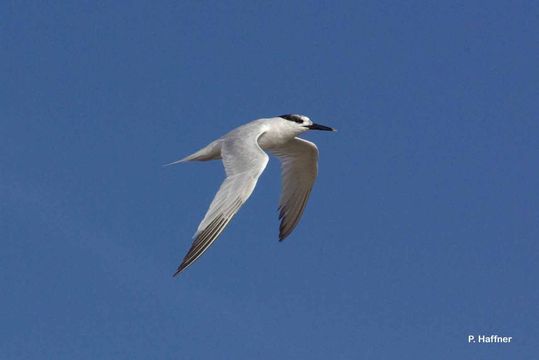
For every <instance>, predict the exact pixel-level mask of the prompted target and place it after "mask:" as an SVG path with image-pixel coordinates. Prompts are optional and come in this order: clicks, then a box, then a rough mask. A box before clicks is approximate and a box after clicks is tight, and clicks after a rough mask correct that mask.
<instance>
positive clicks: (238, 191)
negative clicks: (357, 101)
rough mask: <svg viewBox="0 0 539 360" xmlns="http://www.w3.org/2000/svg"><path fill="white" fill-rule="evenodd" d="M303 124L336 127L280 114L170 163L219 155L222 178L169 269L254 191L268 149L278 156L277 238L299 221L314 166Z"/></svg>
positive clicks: (210, 237)
mask: <svg viewBox="0 0 539 360" xmlns="http://www.w3.org/2000/svg"><path fill="white" fill-rule="evenodd" d="M307 130H328V131H335V130H334V129H332V128H329V127H327V126H323V125H318V124H314V123H313V122H312V121H311V120H310V119H309V118H308V117H306V116H303V115H293V114H289V115H281V116H278V117H274V118H268V119H259V120H255V121H252V122H250V123H247V124H245V125H242V126H240V127H238V128H236V129H234V130H232V131H230V132H229V133H228V134H226V135H225V136H223V137H221V138H219V139H217V140H215V141H213V142H212V143H210V144H209V145H208V146H206V147H204V148H203V149H201V150H199V151H197V152H195V153H193V154H191V155H189V156H187V157H185V158H183V159H181V160H178V161H175V162H173V163H171V164H177V163H180V162H185V161H207V160H218V159H222V161H223V164H224V167H225V172H226V178H225V180H224V181H223V183H222V184H221V187H220V188H219V191H218V192H217V194H216V195H215V198H214V199H213V201H212V203H211V205H210V207H209V209H208V211H207V212H206V215H205V216H204V219H202V222H201V223H200V225H199V226H198V229H197V231H196V233H195V235H194V241H193V244H192V246H191V248H190V249H189V252H188V253H187V255H186V256H185V258H184V259H183V261H182V263H181V264H180V266H179V267H178V269H177V271H176V272H175V273H174V275H177V274H179V273H180V272H181V271H182V270H184V269H185V268H186V267H188V266H189V265H191V264H192V263H193V262H194V261H195V260H196V259H198V258H199V257H200V256H201V255H202V254H203V253H204V251H206V249H207V248H208V247H209V246H210V245H211V244H212V243H213V241H214V240H215V239H216V238H217V237H218V236H219V235H220V234H221V232H222V231H223V230H224V228H225V227H226V225H227V224H228V223H229V222H230V220H231V219H232V218H233V217H234V215H235V214H236V213H237V212H238V210H239V209H240V207H241V206H242V205H243V204H244V203H245V201H247V199H248V198H249V196H250V195H251V193H252V192H253V190H254V188H255V186H256V183H257V181H258V177H259V176H260V174H262V172H263V171H264V169H265V168H266V164H267V163H268V155H267V154H266V153H265V152H264V150H268V151H269V152H271V153H272V154H274V155H276V156H277V157H278V158H279V159H280V160H281V164H282V166H281V170H282V193H281V199H280V203H279V210H280V212H279V219H281V224H280V227H279V240H283V239H284V238H286V237H287V236H288V235H290V233H291V232H292V230H294V228H295V227H296V225H297V224H298V222H299V220H300V218H301V215H302V214H303V209H304V208H305V204H306V203H307V199H308V198H309V194H310V192H311V189H312V186H313V184H314V181H315V179H316V175H317V171H318V149H317V148H316V145H315V144H313V143H312V142H310V141H307V140H304V139H300V138H298V137H297V135H299V134H301V133H302V132H304V131H307Z"/></svg>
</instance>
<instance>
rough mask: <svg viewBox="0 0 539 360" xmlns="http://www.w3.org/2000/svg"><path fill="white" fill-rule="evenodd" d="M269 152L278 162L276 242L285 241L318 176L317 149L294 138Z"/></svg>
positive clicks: (296, 222) (308, 142)
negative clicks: (277, 238)
mask: <svg viewBox="0 0 539 360" xmlns="http://www.w3.org/2000/svg"><path fill="white" fill-rule="evenodd" d="M271 151H272V153H273V154H275V155H276V156H278V157H279V159H280V160H281V177H282V191H281V200H280V202H279V210H280V212H279V219H281V225H280V226H279V240H284V239H285V238H286V237H287V236H288V235H290V233H291V232H292V230H294V228H295V227H296V225H297V224H298V222H299V220H300V218H301V215H302V214H303V210H304V209H305V205H306V204H307V199H309V194H310V193H311V189H312V187H313V184H314V181H315V180H316V175H317V174H318V149H317V147H316V145H315V144H313V143H312V142H310V141H307V140H303V139H300V138H295V139H294V140H292V141H290V142H288V143H286V144H285V145H284V146H280V147H279V148H273V149H271Z"/></svg>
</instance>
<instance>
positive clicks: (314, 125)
mask: <svg viewBox="0 0 539 360" xmlns="http://www.w3.org/2000/svg"><path fill="white" fill-rule="evenodd" d="M307 128H309V129H310V130H323V131H335V129H333V128H330V127H329V126H324V125H319V124H315V123H313V124H312V125H308V126H307Z"/></svg>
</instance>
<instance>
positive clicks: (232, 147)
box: [174, 132, 268, 276]
mask: <svg viewBox="0 0 539 360" xmlns="http://www.w3.org/2000/svg"><path fill="white" fill-rule="evenodd" d="M261 134H262V132H259V133H255V134H251V136H248V137H246V138H245V137H243V138H231V139H227V140H225V141H224V142H223V143H222V149H221V156H222V158H223V164H224V166H225V171H226V174H227V178H226V179H225V180H224V182H223V184H222V185H221V187H220V188H219V191H218V192H217V194H216V195H215V198H214V199H213V201H212V203H211V205H210V207H209V209H208V211H207V212H206V215H205V216H204V219H202V222H201V223H200V225H199V226H198V229H197V232H196V233H195V236H194V239H195V240H194V241H193V244H192V245H191V248H190V249H189V251H188V253H187V255H186V256H185V258H184V259H183V261H182V263H181V264H180V266H179V267H178V270H177V271H176V272H175V273H174V276H176V275H177V274H179V273H180V272H181V271H182V270H184V269H185V268H186V267H188V266H189V265H191V264H192V263H193V262H194V261H195V260H196V259H198V258H199V257H200V256H201V255H202V254H203V253H204V251H206V250H207V249H208V247H209V246H210V245H211V244H212V243H213V242H214V241H215V239H217V237H218V236H219V235H220V234H221V232H222V231H223V230H224V228H225V227H226V225H227V224H228V223H229V222H230V220H232V218H233V217H234V215H235V214H236V213H237V212H238V210H239V209H240V207H241V206H242V205H243V204H244V203H245V201H247V199H248V198H249V196H251V193H252V192H253V190H254V188H255V186H256V183H257V181H258V177H259V176H260V174H262V172H263V171H264V169H265V168H266V164H267V163H268V155H267V154H266V153H265V152H264V151H262V149H261V148H260V146H259V145H258V138H259V137H260V135H261Z"/></svg>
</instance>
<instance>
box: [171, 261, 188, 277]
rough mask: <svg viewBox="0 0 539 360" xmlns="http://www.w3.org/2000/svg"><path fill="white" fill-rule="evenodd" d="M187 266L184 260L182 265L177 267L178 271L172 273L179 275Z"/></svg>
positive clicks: (174, 275)
mask: <svg viewBox="0 0 539 360" xmlns="http://www.w3.org/2000/svg"><path fill="white" fill-rule="evenodd" d="M186 267H187V264H185V263H183V262H182V264H181V265H180V266H178V269H177V270H176V272H175V273H174V274H173V275H172V277H176V276H178V275H179V274H180V273H181V272H182V271H183V269H185V268H186Z"/></svg>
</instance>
